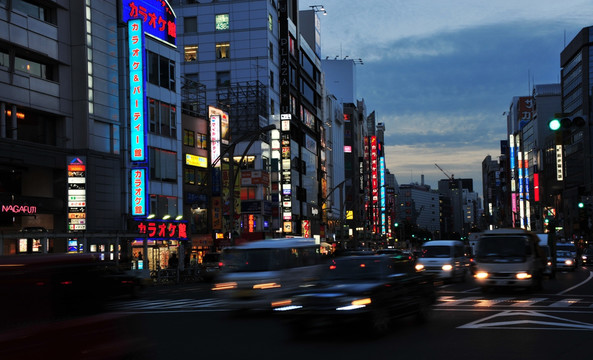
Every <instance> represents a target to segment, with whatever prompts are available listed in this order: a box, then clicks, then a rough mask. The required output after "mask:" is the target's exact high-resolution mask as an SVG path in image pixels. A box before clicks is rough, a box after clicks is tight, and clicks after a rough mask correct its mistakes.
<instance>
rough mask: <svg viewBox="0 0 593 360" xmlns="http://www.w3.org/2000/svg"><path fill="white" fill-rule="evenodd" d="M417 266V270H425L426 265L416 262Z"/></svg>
mask: <svg viewBox="0 0 593 360" xmlns="http://www.w3.org/2000/svg"><path fill="white" fill-rule="evenodd" d="M415 268H416V271H422V270H424V265H422V264H416V266H415Z"/></svg>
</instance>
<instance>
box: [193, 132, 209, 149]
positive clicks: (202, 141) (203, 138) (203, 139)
mask: <svg viewBox="0 0 593 360" xmlns="http://www.w3.org/2000/svg"><path fill="white" fill-rule="evenodd" d="M196 146H197V147H198V149H208V136H207V135H206V134H199V133H198V134H197V135H196Z"/></svg>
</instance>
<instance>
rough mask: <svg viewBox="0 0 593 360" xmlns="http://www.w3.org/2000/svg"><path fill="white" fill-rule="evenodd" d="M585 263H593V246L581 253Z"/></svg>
mask: <svg viewBox="0 0 593 360" xmlns="http://www.w3.org/2000/svg"><path fill="white" fill-rule="evenodd" d="M581 261H582V262H583V265H589V264H593V248H586V249H585V250H584V251H583V255H581Z"/></svg>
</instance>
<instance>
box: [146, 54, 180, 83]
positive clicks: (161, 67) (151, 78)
mask: <svg viewBox="0 0 593 360" xmlns="http://www.w3.org/2000/svg"><path fill="white" fill-rule="evenodd" d="M147 53H148V54H147V58H148V82H149V83H151V84H154V85H158V86H161V87H164V88H165V89H169V90H173V91H175V62H174V61H172V60H170V59H168V58H166V57H164V56H160V55H158V54H156V53H153V52H151V51H148V52H147Z"/></svg>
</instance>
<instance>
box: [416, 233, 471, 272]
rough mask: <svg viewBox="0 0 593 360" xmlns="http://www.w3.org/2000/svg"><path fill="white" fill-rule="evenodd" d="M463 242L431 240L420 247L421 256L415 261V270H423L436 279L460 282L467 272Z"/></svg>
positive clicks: (467, 265)
mask: <svg viewBox="0 0 593 360" xmlns="http://www.w3.org/2000/svg"><path fill="white" fill-rule="evenodd" d="M464 250H465V249H464V246H463V242H461V241H458V240H432V241H428V242H426V243H424V245H422V256H420V257H419V258H418V259H417V260H416V270H424V271H426V272H427V273H430V274H434V275H435V276H436V277H437V278H439V279H443V280H447V281H454V280H458V281H460V282H463V281H465V278H466V276H467V273H468V272H469V260H468V259H467V258H466V257H465V251H464Z"/></svg>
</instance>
